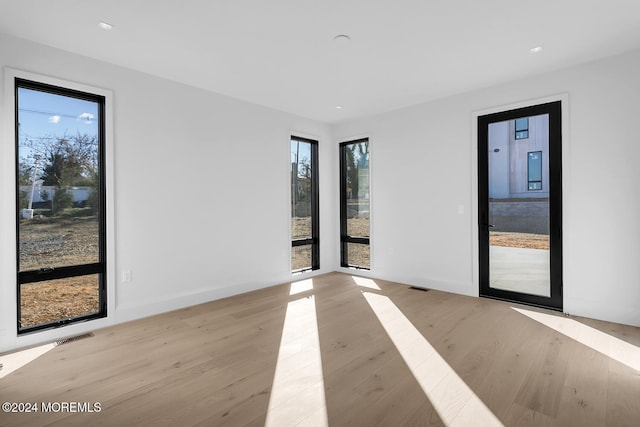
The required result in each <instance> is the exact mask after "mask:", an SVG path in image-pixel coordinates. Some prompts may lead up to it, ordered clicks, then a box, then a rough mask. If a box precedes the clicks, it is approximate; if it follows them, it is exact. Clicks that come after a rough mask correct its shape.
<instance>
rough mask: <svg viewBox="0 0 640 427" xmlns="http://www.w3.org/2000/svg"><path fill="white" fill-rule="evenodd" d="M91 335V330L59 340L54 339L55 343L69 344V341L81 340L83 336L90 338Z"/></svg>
mask: <svg viewBox="0 0 640 427" xmlns="http://www.w3.org/2000/svg"><path fill="white" fill-rule="evenodd" d="M92 336H93V332H88V333H86V334H82V335H77V336H75V337H69V338H65V339H62V340H60V341H56V345H63V344H69V343H71V342H75V341H79V340H83V339H85V338H91V337H92Z"/></svg>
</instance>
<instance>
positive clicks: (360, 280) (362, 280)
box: [351, 276, 381, 291]
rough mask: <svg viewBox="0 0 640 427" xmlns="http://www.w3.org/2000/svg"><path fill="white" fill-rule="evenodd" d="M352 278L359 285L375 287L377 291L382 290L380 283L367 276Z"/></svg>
mask: <svg viewBox="0 0 640 427" xmlns="http://www.w3.org/2000/svg"><path fill="white" fill-rule="evenodd" d="M351 278H352V279H353V281H354V282H355V283H356V285H358V286H362V287H364V288H369V289H375V290H376V291H380V290H381V289H380V287H379V286H378V284H377V283H376V282H375V281H373V280H371V279H367V278H366V277H358V276H351Z"/></svg>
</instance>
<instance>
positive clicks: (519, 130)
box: [515, 117, 529, 139]
mask: <svg viewBox="0 0 640 427" xmlns="http://www.w3.org/2000/svg"><path fill="white" fill-rule="evenodd" d="M515 122H516V123H515V137H516V139H527V138H529V118H528V117H521V118H519V119H515Z"/></svg>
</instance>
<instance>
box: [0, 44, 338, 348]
mask: <svg viewBox="0 0 640 427" xmlns="http://www.w3.org/2000/svg"><path fill="white" fill-rule="evenodd" d="M185 66H193V64H186V65H185ZM0 67H2V68H3V69H4V67H11V68H14V69H18V70H25V71H30V72H34V73H40V74H44V75H48V76H52V77H56V78H60V79H64V80H69V81H76V82H79V83H84V84H88V85H91V86H96V87H101V88H105V89H108V90H110V91H111V92H112V93H113V103H114V105H113V111H114V117H113V122H114V126H113V132H114V134H113V141H114V143H113V144H114V147H113V149H114V153H115V157H114V159H113V165H112V166H113V167H114V170H115V176H114V181H115V183H114V188H111V189H108V191H113V194H114V195H115V200H114V204H115V206H113V208H114V215H113V216H114V218H110V220H111V221H112V224H113V227H114V228H115V230H113V231H115V233H114V242H113V245H114V249H115V256H114V258H115V259H110V260H108V262H110V263H115V274H114V275H112V276H115V277H110V278H109V286H110V287H111V288H112V289H113V290H114V295H115V309H114V310H112V311H111V312H110V313H109V319H108V322H107V323H114V322H121V321H125V320H129V319H133V318H137V317H142V316H146V315H150V314H153V313H158V312H162V311H167V310H171V309H175V308H178V307H182V306H186V305H192V304H196V303H199V302H204V301H206V300H211V299H215V298H220V297H224V296H227V295H231V294H236V293H240V292H244V291H247V290H251V289H255V288H259V287H264V286H270V285H274V284H277V283H281V282H285V281H288V280H291V277H292V276H291V274H290V245H291V243H290V237H289V236H290V218H289V215H290V205H289V203H290V202H289V200H290V199H289V197H290V195H289V193H290V191H289V188H290V184H289V179H290V176H289V169H290V167H291V165H290V159H289V148H290V147H289V136H290V135H291V133H295V134H297V135H300V136H308V137H313V138H315V139H318V140H319V161H320V165H321V167H324V168H326V169H323V170H322V171H321V173H320V191H321V195H320V202H321V224H320V225H321V230H323V229H326V230H331V229H334V228H335V223H336V219H335V215H334V212H333V211H334V209H333V203H334V193H335V191H332V190H333V189H334V188H336V186H337V180H336V179H335V176H336V174H337V169H334V167H333V166H331V164H332V162H334V159H335V158H337V148H336V147H334V144H332V139H331V134H330V128H329V127H328V126H327V125H323V124H319V123H317V122H314V121H311V120H307V119H304V118H301V117H297V116H293V115H290V114H286V113H282V112H279V111H275V110H272V109H268V108H264V107H260V106H256V105H252V104H248V103H245V102H241V101H237V100H234V99H230V98H227V97H223V96H219V95H216V94H212V93H209V92H205V91H202V90H199V89H196V88H193V87H189V86H185V85H182V84H177V83H173V82H170V81H167V80H163V79H159V78H156V77H152V76H150V75H146V74H143V73H139V72H134V71H131V70H127V69H124V68H121V67H116V66H113V65H109V64H105V63H102V62H98V61H94V60H92V59H89V58H85V57H82V56H78V55H73V54H70V53H66V52H63V51H60V50H56V49H52V48H49V47H45V46H42V45H38V44H34V43H31V42H27V41H24V40H19V39H15V38H11V37H7V36H1V35H0ZM10 96H11V94H10V93H1V94H0V99H7V97H10ZM5 104H6V103H2V105H3V109H4V111H2V115H0V117H1V120H2V122H3V123H2V126H3V128H2V130H3V132H2V134H1V135H2V137H1V138H2V140H1V141H0V145H1V151H0V154H2V156H0V171H1V172H0V173H1V175H0V200H2V209H0V211H2V212H1V213H0V215H1V216H0V234H1V235H2V239H1V243H0V280H1V284H0V322H1V323H0V351H3V350H6V349H8V348H14V347H19V346H24V345H30V344H33V343H36V342H39V341H43V340H47V339H54V338H56V337H58V336H67V335H69V334H73V333H76V332H79V331H82V330H85V329H86V330H89V329H92V328H94V327H95V325H91V324H89V325H87V324H81V325H73V326H69V327H65V328H62V329H58V330H56V331H53V332H45V333H40V334H35V335H34V334H32V335H28V336H24V337H20V338H16V332H15V259H16V258H15V243H14V242H15V240H14V238H15V218H14V216H13V215H12V212H13V211H14V209H13V208H12V206H13V204H14V200H15V199H14V189H13V182H14V178H13V177H14V176H15V175H13V174H14V172H13V171H14V164H13V162H14V160H13V144H14V142H13V140H12V137H13V133H12V131H11V130H10V129H11V123H7V120H6V118H7V117H8V116H9V114H8V111H7V110H8V108H7V107H6V105H5ZM203 190H206V193H207V196H208V197H203ZM332 236H333V240H332ZM336 247H337V236H336V235H335V234H333V233H326V234H325V235H323V237H322V239H321V267H322V269H321V270H320V271H319V273H322V272H327V271H332V270H334V269H335V267H336V265H337V262H336V260H337V256H336V249H335V248H336ZM112 265H113V264H112ZM125 270H131V272H132V277H133V280H132V281H131V282H127V283H123V282H122V280H121V279H122V273H123V271H125ZM112 302H113V301H112ZM103 323H104V322H103Z"/></svg>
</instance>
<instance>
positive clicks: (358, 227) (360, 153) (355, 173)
mask: <svg viewBox="0 0 640 427" xmlns="http://www.w3.org/2000/svg"><path fill="white" fill-rule="evenodd" d="M369 207H370V204H369V139H368V138H365V139H359V140H356V141H349V142H343V143H341V144H340V246H341V250H340V265H341V266H342V267H353V268H363V269H369V268H371V254H370V246H369V241H370V240H369V239H370V231H369V230H370V224H369V218H370V216H369Z"/></svg>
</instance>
